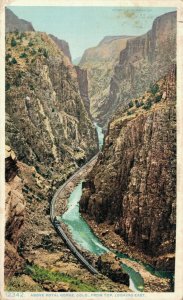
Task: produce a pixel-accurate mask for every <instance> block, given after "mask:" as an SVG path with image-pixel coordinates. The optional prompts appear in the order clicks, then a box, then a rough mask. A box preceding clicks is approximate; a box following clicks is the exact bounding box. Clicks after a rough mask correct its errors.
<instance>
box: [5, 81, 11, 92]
mask: <svg viewBox="0 0 183 300" xmlns="http://www.w3.org/2000/svg"><path fill="white" fill-rule="evenodd" d="M9 89H10V83H9V82H6V83H5V91H8V90H9Z"/></svg>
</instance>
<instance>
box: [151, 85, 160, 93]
mask: <svg viewBox="0 0 183 300" xmlns="http://www.w3.org/2000/svg"><path fill="white" fill-rule="evenodd" d="M150 91H151V93H152V94H153V95H155V94H156V93H157V92H158V91H159V85H158V84H157V83H156V84H150Z"/></svg>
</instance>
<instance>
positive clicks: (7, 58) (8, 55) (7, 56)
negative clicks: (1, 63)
mask: <svg viewBox="0 0 183 300" xmlns="http://www.w3.org/2000/svg"><path fill="white" fill-rule="evenodd" d="M10 57H11V54H9V53H7V54H6V57H5V60H6V61H8V60H9V58H10Z"/></svg>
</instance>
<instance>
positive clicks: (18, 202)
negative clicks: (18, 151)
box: [4, 146, 26, 281]
mask: <svg viewBox="0 0 183 300" xmlns="http://www.w3.org/2000/svg"><path fill="white" fill-rule="evenodd" d="M5 177H6V186H5V188H6V196H5V197H6V226H5V231H6V242H5V263H4V264H5V281H7V280H8V279H9V278H11V277H12V275H13V274H14V273H15V272H18V271H20V270H21V269H22V267H23V263H24V260H23V258H22V257H21V256H20V255H19V254H18V251H17V248H18V243H19V239H20V236H21V233H22V228H23V223H24V215H25V204H26V202H25V198H24V196H23V193H22V187H23V183H22V181H21V179H20V177H19V176H18V166H17V160H16V156H15V153H14V151H13V150H12V149H11V148H10V147H9V146H6V157H5Z"/></svg>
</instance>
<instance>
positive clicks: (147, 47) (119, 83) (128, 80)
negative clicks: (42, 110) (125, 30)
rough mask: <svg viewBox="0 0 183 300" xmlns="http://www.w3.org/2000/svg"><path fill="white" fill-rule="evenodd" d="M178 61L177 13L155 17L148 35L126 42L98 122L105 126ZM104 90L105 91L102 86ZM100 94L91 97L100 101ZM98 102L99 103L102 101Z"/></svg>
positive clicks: (103, 88) (103, 86) (104, 99)
mask: <svg viewBox="0 0 183 300" xmlns="http://www.w3.org/2000/svg"><path fill="white" fill-rule="evenodd" d="M175 61H176V12H170V13H167V14H164V15H162V16H160V17H158V18H156V19H155V20H154V22H153V25H152V29H151V30H150V31H148V32H147V33H146V34H144V35H142V36H139V37H136V38H133V39H128V40H127V42H126V47H124V49H122V51H121V52H120V55H119V56H118V61H117V62H116V66H115V67H114V64H113V69H114V71H113V74H112V78H111V80H110V84H109V89H108V91H106V93H105V97H104V98H103V97H102V98H101V99H103V100H101V101H102V103H103V102H104V103H105V105H104V106H102V110H101V111H100V114H99V115H98V122H99V123H100V124H101V125H103V126H105V127H106V126H107V123H108V121H109V120H110V119H111V117H113V115H114V114H115V112H116V110H120V109H121V108H123V107H124V106H126V104H127V103H128V102H129V101H130V99H132V98H133V97H139V96H141V95H143V93H144V92H145V91H146V90H147V89H148V88H149V86H150V84H153V83H154V82H156V81H157V80H158V79H160V78H161V77H162V76H164V74H166V72H167V71H168V69H169V68H170V66H171V64H172V63H175ZM92 76H94V75H92ZM98 76H99V75H98ZM101 90H102V91H103V90H105V85H104V84H103V83H102V87H101ZM98 93H100V91H98V92H94V94H93V95H92V97H93V98H94V99H95V98H96V99H98ZM91 99H92V98H91ZM97 102H99V103H100V99H98V100H97Z"/></svg>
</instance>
